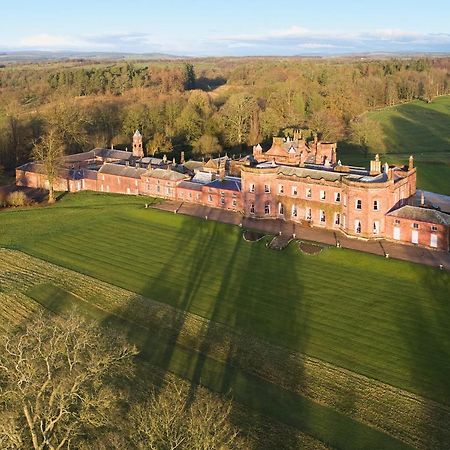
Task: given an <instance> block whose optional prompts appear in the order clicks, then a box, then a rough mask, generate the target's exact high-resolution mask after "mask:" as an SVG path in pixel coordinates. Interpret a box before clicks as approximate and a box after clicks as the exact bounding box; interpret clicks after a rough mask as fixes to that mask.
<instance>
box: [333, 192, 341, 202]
mask: <svg viewBox="0 0 450 450" xmlns="http://www.w3.org/2000/svg"><path fill="white" fill-rule="evenodd" d="M334 203H341V193H340V192H335V193H334Z"/></svg>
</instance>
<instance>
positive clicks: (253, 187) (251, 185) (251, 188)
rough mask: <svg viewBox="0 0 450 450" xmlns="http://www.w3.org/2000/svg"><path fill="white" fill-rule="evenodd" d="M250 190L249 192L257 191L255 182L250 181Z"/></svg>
mask: <svg viewBox="0 0 450 450" xmlns="http://www.w3.org/2000/svg"><path fill="white" fill-rule="evenodd" d="M248 190H249V192H255V185H254V184H253V183H250V186H249V187H248Z"/></svg>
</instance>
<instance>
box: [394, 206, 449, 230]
mask: <svg viewBox="0 0 450 450" xmlns="http://www.w3.org/2000/svg"><path fill="white" fill-rule="evenodd" d="M388 216H393V217H399V218H403V219H409V220H417V221H418V222H428V223H436V224H438V225H446V226H450V215H448V214H445V213H443V212H441V211H437V210H435V209H428V208H422V207H420V206H410V205H405V206H402V207H401V208H398V209H396V210H394V211H391V212H390V213H388Z"/></svg>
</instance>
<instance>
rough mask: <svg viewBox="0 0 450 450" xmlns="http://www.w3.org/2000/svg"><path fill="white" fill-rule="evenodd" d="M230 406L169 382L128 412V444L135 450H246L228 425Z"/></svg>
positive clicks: (207, 395) (200, 390)
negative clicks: (137, 449)
mask: <svg viewBox="0 0 450 450" xmlns="http://www.w3.org/2000/svg"><path fill="white" fill-rule="evenodd" d="M230 412H231V403H230V402H222V401H220V400H219V399H218V398H217V396H215V395H213V394H211V393H209V392H208V391H207V390H206V389H203V388H198V389H197V390H196V393H195V398H194V400H192V401H189V389H188V388H187V386H185V385H182V384H180V382H175V381H171V382H169V383H167V384H166V385H164V386H163V388H162V389H161V390H160V391H156V390H154V391H152V393H151V394H150V397H149V399H148V400H147V401H146V402H144V403H142V404H138V405H134V406H133V407H132V408H131V410H130V423H131V424H132V427H130V429H131V430H132V436H131V440H132V441H133V442H134V444H135V445H136V447H137V448H139V449H150V450H175V449H178V450H181V449H183V450H184V449H189V450H211V449H223V450H225V449H240V448H248V446H247V445H246V442H245V440H244V439H243V438H241V437H240V436H239V435H238V431H237V429H236V428H235V427H234V426H233V425H232V424H231V423H230Z"/></svg>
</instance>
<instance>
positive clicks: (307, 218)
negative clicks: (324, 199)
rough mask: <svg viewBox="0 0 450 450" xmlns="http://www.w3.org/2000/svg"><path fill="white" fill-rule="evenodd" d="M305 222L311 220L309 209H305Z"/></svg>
mask: <svg viewBox="0 0 450 450" xmlns="http://www.w3.org/2000/svg"><path fill="white" fill-rule="evenodd" d="M305 220H312V209H311V208H306V209H305Z"/></svg>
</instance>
